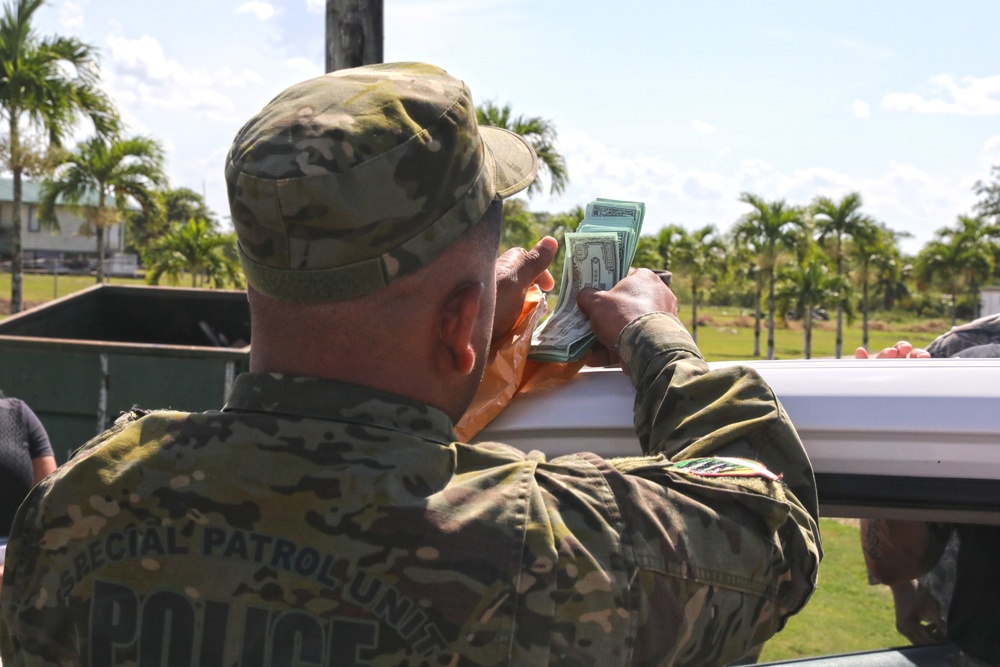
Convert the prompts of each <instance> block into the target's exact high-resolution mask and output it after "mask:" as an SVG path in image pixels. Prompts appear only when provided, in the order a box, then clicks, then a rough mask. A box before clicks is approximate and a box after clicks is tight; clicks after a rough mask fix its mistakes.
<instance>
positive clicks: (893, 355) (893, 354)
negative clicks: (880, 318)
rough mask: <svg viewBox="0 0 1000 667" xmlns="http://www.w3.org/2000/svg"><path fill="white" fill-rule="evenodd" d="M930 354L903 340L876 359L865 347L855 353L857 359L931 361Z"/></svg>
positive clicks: (882, 352) (876, 356) (882, 351)
mask: <svg viewBox="0 0 1000 667" xmlns="http://www.w3.org/2000/svg"><path fill="white" fill-rule="evenodd" d="M930 356H931V354H930V352H928V351H927V350H925V349H923V348H919V347H913V345H911V344H910V343H909V342H908V341H905V340H901V341H899V342H898V343H896V344H895V345H893V346H892V347H887V348H885V349H884V350H881V351H880V352H879V353H878V354H876V355H875V356H874V357H873V356H872V355H871V354H870V353H869V352H868V350H866V349H865V348H863V347H859V348H858V349H857V350H855V351H854V358H855V359H929V358H930Z"/></svg>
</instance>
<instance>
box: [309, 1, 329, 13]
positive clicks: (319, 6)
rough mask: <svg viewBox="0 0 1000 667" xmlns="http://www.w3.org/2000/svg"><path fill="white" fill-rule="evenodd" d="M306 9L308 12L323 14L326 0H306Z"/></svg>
mask: <svg viewBox="0 0 1000 667" xmlns="http://www.w3.org/2000/svg"><path fill="white" fill-rule="evenodd" d="M306 11H307V12H309V13H310V14H325V13H326V0H306Z"/></svg>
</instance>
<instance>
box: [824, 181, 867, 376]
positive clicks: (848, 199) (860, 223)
mask: <svg viewBox="0 0 1000 667" xmlns="http://www.w3.org/2000/svg"><path fill="white" fill-rule="evenodd" d="M861 205H862V202H861V195H860V194H858V193H857V192H852V193H850V194H848V195H845V196H844V197H843V198H842V199H841V200H840V201H839V202H835V201H833V200H832V199H830V198H829V197H817V198H816V199H815V200H813V204H812V213H813V220H814V221H815V225H816V233H817V235H818V240H819V242H820V243H824V242H827V241H830V242H831V245H832V246H833V251H832V254H833V258H834V262H835V264H836V273H837V277H838V278H842V277H843V276H844V273H845V266H844V259H845V257H846V252H845V248H844V241H845V239H846V238H853V237H854V236H855V235H856V234H859V233H861V232H862V230H863V229H864V227H865V226H866V225H872V224H874V222H875V221H874V220H872V218H870V217H869V216H867V215H865V214H863V213H861ZM843 348H844V309H843V307H842V306H840V305H838V306H837V341H836V344H835V345H834V349H833V354H834V356H835V357H836V358H837V359H840V356H841V353H842V352H843Z"/></svg>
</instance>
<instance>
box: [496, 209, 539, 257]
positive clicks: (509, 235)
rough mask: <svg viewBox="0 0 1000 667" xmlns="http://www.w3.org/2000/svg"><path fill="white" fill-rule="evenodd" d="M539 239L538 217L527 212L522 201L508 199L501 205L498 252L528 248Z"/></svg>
mask: <svg viewBox="0 0 1000 667" xmlns="http://www.w3.org/2000/svg"><path fill="white" fill-rule="evenodd" d="M540 238H541V233H540V229H539V225H538V217H537V216H536V215H535V214H534V213H532V212H531V211H529V210H528V206H527V204H525V203H524V200H523V199H508V200H507V201H505V202H504V204H503V224H502V225H501V227H500V251H501V252H503V251H506V250H510V249H511V248H530V247H531V246H532V245H534V243H535V242H536V241H537V240H538V239H540Z"/></svg>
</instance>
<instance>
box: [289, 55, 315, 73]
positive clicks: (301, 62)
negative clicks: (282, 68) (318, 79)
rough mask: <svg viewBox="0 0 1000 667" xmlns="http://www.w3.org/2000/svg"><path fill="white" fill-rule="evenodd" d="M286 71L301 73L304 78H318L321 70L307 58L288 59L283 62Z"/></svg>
mask: <svg viewBox="0 0 1000 667" xmlns="http://www.w3.org/2000/svg"><path fill="white" fill-rule="evenodd" d="M285 65H287V66H288V69H291V70H294V71H296V72H301V73H302V74H303V75H304V76H320V75H321V74H323V68H322V67H321V66H320V65H319V63H315V62H313V61H311V60H309V59H308V58H289V59H288V60H286V61H285Z"/></svg>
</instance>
